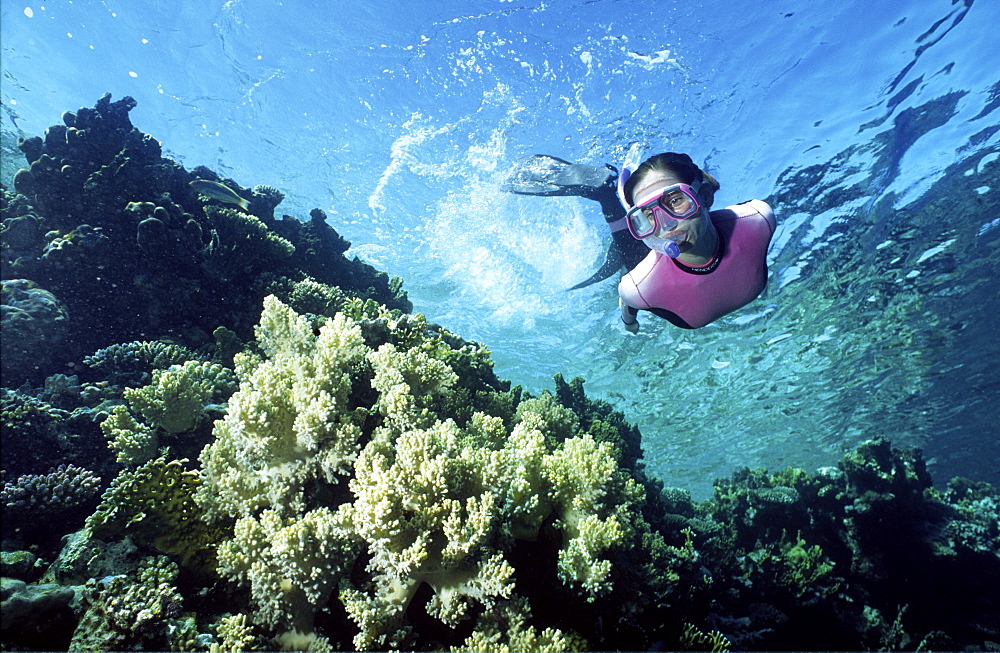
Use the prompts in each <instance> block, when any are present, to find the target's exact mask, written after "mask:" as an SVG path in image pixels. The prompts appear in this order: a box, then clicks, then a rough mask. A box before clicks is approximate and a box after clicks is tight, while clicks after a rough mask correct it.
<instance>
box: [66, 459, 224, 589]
mask: <svg viewBox="0 0 1000 653" xmlns="http://www.w3.org/2000/svg"><path fill="white" fill-rule="evenodd" d="M184 462H186V461H179V460H172V461H169V462H167V461H166V460H164V459H163V458H158V459H156V460H152V461H150V462H148V463H146V464H145V465H142V466H141V467H139V468H138V469H136V470H135V471H126V472H122V473H121V474H120V475H119V476H118V478H116V479H115V480H114V481H113V482H112V484H111V487H109V488H108V489H107V491H105V493H104V495H103V496H102V497H101V505H100V506H98V508H97V511H96V512H94V514H93V515H91V516H90V517H89V518H88V519H87V524H86V526H87V529H88V531H89V533H90V534H92V535H93V537H95V538H97V539H111V538H119V537H122V536H124V535H131V536H132V537H133V538H134V539H135V540H136V541H137V542H139V543H140V544H143V545H144V546H148V547H151V548H153V549H154V550H156V551H158V552H160V553H165V554H170V555H175V556H177V558H178V560H179V561H180V562H181V564H182V565H184V566H185V567H191V568H193V569H196V570H206V569H211V568H212V567H213V566H214V564H215V559H214V546H215V544H216V543H217V541H218V540H219V538H220V537H221V532H220V531H219V530H218V529H217V528H214V527H212V526H210V525H208V524H207V523H206V521H205V518H204V516H203V514H202V510H201V508H200V507H199V506H198V505H197V504H196V503H195V501H194V494H195V492H196V491H198V488H199V487H200V486H201V485H202V482H201V478H200V476H199V475H198V474H197V473H195V472H193V471H190V470H187V469H185V468H184V465H183V463H184Z"/></svg>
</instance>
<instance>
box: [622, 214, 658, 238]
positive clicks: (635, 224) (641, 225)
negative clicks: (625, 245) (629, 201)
mask: <svg viewBox="0 0 1000 653" xmlns="http://www.w3.org/2000/svg"><path fill="white" fill-rule="evenodd" d="M625 218H626V220H627V222H628V230H629V231H631V232H632V235H633V236H635V237H636V238H640V239H641V238H645V237H646V236H649V235H651V234H652V233H653V232H655V231H656V220H655V219H654V218H653V211H652V209H649V208H645V207H640V206H637V207H635V208H633V209H632V210H631V211H629V212H628V213H627V214H626V215H625Z"/></svg>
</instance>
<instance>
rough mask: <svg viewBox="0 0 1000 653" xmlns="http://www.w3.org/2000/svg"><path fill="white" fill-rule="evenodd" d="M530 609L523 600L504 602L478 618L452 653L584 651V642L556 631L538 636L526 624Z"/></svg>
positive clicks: (514, 599) (536, 632)
mask: <svg viewBox="0 0 1000 653" xmlns="http://www.w3.org/2000/svg"><path fill="white" fill-rule="evenodd" d="M530 614H531V606H530V605H529V604H528V600H527V599H525V598H523V597H515V598H513V599H511V600H509V601H504V602H502V603H501V604H500V605H498V606H497V607H496V608H494V609H493V610H491V611H488V612H485V613H483V615H482V616H480V617H479V623H478V624H477V627H476V630H475V632H473V633H472V634H471V635H469V637H468V638H467V639H466V640H465V642H463V643H462V645H461V646H453V647H452V649H451V650H452V652H453V653H515V652H517V651H525V652H529V651H530V652H532V653H549V652H551V653H561V652H562V651H585V650H587V645H586V642H585V641H583V639H582V638H580V637H579V636H577V635H574V634H570V633H564V632H562V631H560V630H558V629H555V628H546V629H545V630H543V631H541V632H539V631H538V629H537V628H535V627H533V626H531V625H530V624H528V615H530Z"/></svg>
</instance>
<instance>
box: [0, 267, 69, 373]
mask: <svg viewBox="0 0 1000 653" xmlns="http://www.w3.org/2000/svg"><path fill="white" fill-rule="evenodd" d="M0 283H2V286H3V291H2V297H3V305H2V306H0V310H2V328H3V339H2V341H0V348H2V358H0V360H2V363H0V366H2V370H3V377H4V382H5V383H10V384H16V383H18V382H21V381H24V380H27V379H30V378H41V377H42V376H44V375H45V368H46V366H47V365H48V364H49V363H50V362H51V361H52V360H54V359H55V357H56V354H57V349H58V348H59V346H60V345H61V343H62V341H63V340H64V339H65V337H66V334H67V332H68V331H69V324H68V322H69V314H68V312H67V310H66V307H65V306H64V305H63V303H62V302H60V301H59V299H58V298H56V296H55V295H53V294H52V293H51V292H49V291H48V290H45V289H44V288H40V287H38V285H37V284H35V283H34V282H32V281H28V280H27V279H11V280H7V281H3V282H0Z"/></svg>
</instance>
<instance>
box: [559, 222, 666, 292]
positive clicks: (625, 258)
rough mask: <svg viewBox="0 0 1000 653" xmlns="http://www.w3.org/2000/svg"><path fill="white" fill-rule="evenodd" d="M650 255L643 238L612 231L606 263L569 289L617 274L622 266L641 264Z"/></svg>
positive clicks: (630, 267)
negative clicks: (637, 238)
mask: <svg viewBox="0 0 1000 653" xmlns="http://www.w3.org/2000/svg"><path fill="white" fill-rule="evenodd" d="M648 255H649V248H648V247H646V244H645V243H643V242H642V241H641V240H636V239H635V238H633V237H632V236H631V235H630V234H629V233H628V231H624V230H621V231H613V232H611V245H610V246H609V247H608V253H607V254H606V255H605V258H604V264H603V265H602V266H601V267H600V269H599V270H598V271H597V272H595V273H594V274H592V275H590V277H588V278H587V279H586V280H585V281H581V282H580V283H578V284H576V285H575V286H573V287H572V288H569V290H578V289H580V288H585V287H587V286H589V285H590V284H592V283H597V282H598V281H604V280H605V279H607V278H608V277H610V276H612V275H613V274H616V273H617V272H618V271H619V270H620V269H621V268H622V267H624V268H625V269H626V270H631V269H632V268H634V267H635V266H637V265H639V262H640V261H641V260H642V259H644V258H646V256H648Z"/></svg>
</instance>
